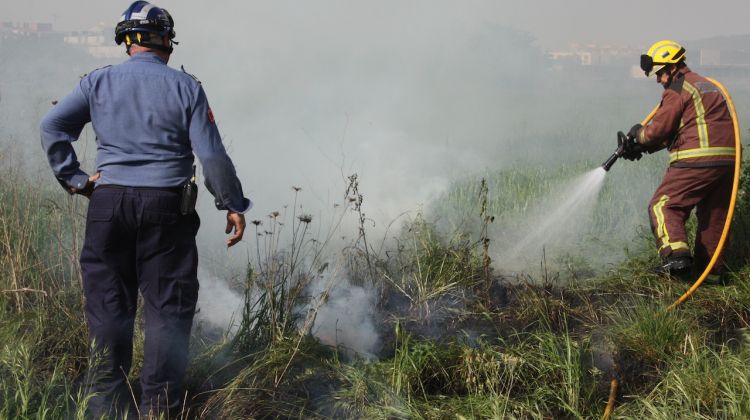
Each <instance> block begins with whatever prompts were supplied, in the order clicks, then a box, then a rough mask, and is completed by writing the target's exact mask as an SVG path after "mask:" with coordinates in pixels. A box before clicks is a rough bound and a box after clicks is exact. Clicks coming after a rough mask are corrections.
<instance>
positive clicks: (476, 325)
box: [376, 276, 750, 417]
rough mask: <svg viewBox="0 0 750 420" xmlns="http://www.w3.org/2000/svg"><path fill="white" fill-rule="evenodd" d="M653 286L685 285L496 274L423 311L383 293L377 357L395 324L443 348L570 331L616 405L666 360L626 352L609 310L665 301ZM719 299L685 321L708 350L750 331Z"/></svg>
mask: <svg viewBox="0 0 750 420" xmlns="http://www.w3.org/2000/svg"><path fill="white" fill-rule="evenodd" d="M589 280H593V279H589ZM634 280H636V279H634ZM654 282H657V283H658V282H664V283H669V282H672V283H674V284H673V286H674V288H675V289H676V290H680V291H681V290H683V289H685V290H686V289H687V287H688V286H689V284H687V283H681V282H676V281H673V280H670V279H666V278H649V279H648V281H646V282H645V283H639V282H638V281H637V280H636V281H635V282H634V283H633V284H632V285H630V284H628V285H627V286H626V285H624V283H623V279H619V280H618V281H615V282H608V281H607V280H604V281H601V282H599V281H595V282H594V283H588V284H587V285H586V286H584V287H577V286H570V285H568V286H564V285H560V284H552V283H544V284H535V283H532V282H531V281H518V279H516V278H507V277H502V276H495V277H494V278H493V283H492V285H491V287H490V288H489V289H488V290H486V291H477V290H472V289H463V290H458V291H454V292H452V293H450V294H447V295H443V296H440V297H438V298H435V299H434V300H432V301H430V302H429V303H428V304H427V305H426V306H428V307H429V310H426V309H425V308H417V307H415V306H414V305H413V304H412V302H411V301H410V300H409V299H408V298H406V297H405V296H404V295H403V294H401V293H399V292H398V291H395V290H388V291H386V292H385V293H383V295H382V299H381V301H380V303H379V305H378V306H377V310H378V313H377V314H376V319H379V320H380V321H381V322H380V323H379V324H378V325H379V326H380V330H379V331H378V332H379V334H380V336H381V342H382V346H381V348H380V350H379V351H378V352H377V354H376V356H377V357H378V358H381V359H389V358H392V357H394V355H395V351H396V344H397V338H398V337H397V334H396V332H395V331H396V325H397V324H398V326H399V327H400V328H401V329H402V331H405V332H406V333H408V334H409V335H410V336H411V337H413V338H414V339H415V340H417V341H433V342H435V343H437V344H438V345H444V346H450V345H451V344H455V343H456V342H457V341H458V342H460V343H461V344H463V345H469V346H472V345H476V344H478V343H479V341H480V340H481V341H483V342H485V343H488V342H494V341H498V340H500V339H501V340H502V342H504V343H513V342H517V341H520V340H523V338H524V337H525V336H526V335H527V334H531V333H534V332H536V331H539V330H540V329H541V330H545V331H549V332H551V333H553V334H556V335H557V334H568V335H569V336H570V337H571V338H573V339H583V338H585V337H590V338H591V343H592V345H591V348H590V354H589V356H590V357H589V358H588V359H587V360H586V364H587V365H588V366H589V367H591V368H597V369H599V370H600V371H602V372H604V373H605V375H603V376H601V378H600V379H599V380H598V382H597V383H595V384H594V387H595V391H594V393H595V394H596V395H598V396H600V398H602V399H604V400H606V398H607V395H608V393H609V387H610V380H611V379H612V378H617V379H618V381H619V389H618V397H617V401H618V403H622V402H624V401H626V400H627V399H628V397H627V396H628V395H638V394H641V395H642V394H644V393H648V392H649V391H650V390H651V389H652V388H653V387H654V386H655V385H656V384H657V383H658V382H659V380H660V379H661V378H662V375H663V374H664V371H665V369H666V368H667V367H668V363H669V360H668V359H667V358H666V357H660V356H659V355H654V354H650V353H645V354H644V353H643V352H641V351H639V350H638V349H633V348H630V347H629V346H628V345H627V344H624V343H623V340H621V339H620V337H618V335H617V334H618V333H617V332H616V331H612V330H613V328H612V324H613V317H612V313H613V311H615V308H617V307H619V306H622V305H633V304H634V300H635V299H641V300H643V299H653V300H654V301H659V300H660V299H661V300H663V299H664V298H665V297H664V296H660V294H659V292H657V291H655V290H654V288H653V287H652V284H653V283H654ZM680 293H681V292H680ZM717 294H720V292H710V293H709V294H708V296H705V294H704V296H701V297H700V298H693V299H692V302H691V306H692V309H691V311H692V312H693V313H692V314H691V316H692V317H693V318H694V320H695V322H696V323H697V324H698V325H699V326H700V327H702V328H704V329H705V330H706V331H707V332H708V336H707V342H706V344H707V345H710V346H712V347H715V348H718V347H720V346H724V345H729V346H730V347H732V346H733V345H735V347H736V345H738V344H739V343H741V341H742V339H743V338H742V331H743V329H745V328H748V326H750V308H749V307H748V305H746V304H744V302H740V301H739V300H738V298H736V297H729V298H727V297H724V298H723V299H720V298H718V297H716V296H714V295H717ZM649 295H650V296H649ZM677 296H679V295H675V297H677ZM667 299H670V297H667ZM670 302H671V300H670ZM664 307H666V305H664ZM436 388H440V387H436ZM435 391H436V392H437V391H438V389H435ZM563 417H564V416H563Z"/></svg>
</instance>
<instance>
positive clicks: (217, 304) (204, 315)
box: [196, 266, 244, 331]
mask: <svg viewBox="0 0 750 420" xmlns="http://www.w3.org/2000/svg"><path fill="white" fill-rule="evenodd" d="M198 281H199V283H200V291H199V293H198V304H197V314H196V319H197V320H198V321H203V322H206V323H208V324H209V325H211V326H212V327H214V328H217V329H220V330H222V331H227V330H229V331H231V330H232V329H234V328H236V327H237V323H238V322H239V321H240V320H239V319H238V318H237V317H238V316H239V314H240V310H241V308H242V305H243V302H244V296H242V295H241V294H240V293H238V292H236V291H234V290H232V289H230V287H229V285H228V284H227V282H226V280H222V279H220V278H218V277H216V276H214V275H213V274H211V273H209V272H208V271H207V270H206V269H205V268H203V267H202V266H199V267H198Z"/></svg>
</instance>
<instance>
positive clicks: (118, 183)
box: [41, 1, 251, 418]
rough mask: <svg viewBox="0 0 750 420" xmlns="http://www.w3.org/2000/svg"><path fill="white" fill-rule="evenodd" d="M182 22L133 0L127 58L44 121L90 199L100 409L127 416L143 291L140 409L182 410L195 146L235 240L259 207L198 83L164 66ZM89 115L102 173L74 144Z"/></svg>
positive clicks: (89, 284) (51, 154)
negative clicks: (86, 164)
mask: <svg viewBox="0 0 750 420" xmlns="http://www.w3.org/2000/svg"><path fill="white" fill-rule="evenodd" d="M173 27H174V22H173V20H172V17H171V16H170V15H169V13H168V12H167V11H166V10H164V9H162V8H159V7H156V6H154V5H151V4H149V3H148V2H145V1H136V2H134V3H133V4H132V5H131V6H130V7H128V8H127V10H125V12H124V14H123V16H122V19H121V21H120V23H119V24H118V25H117V28H116V29H115V41H116V43H117V44H118V45H119V44H122V43H124V44H125V46H126V48H127V54H128V55H129V56H130V58H129V59H128V60H127V61H125V62H123V63H122V64H118V65H114V66H110V67H105V68H102V69H98V70H95V71H93V72H91V73H90V74H88V75H87V76H85V77H83V78H82V79H81V81H80V83H79V84H78V86H76V88H75V89H74V90H73V92H72V93H71V94H69V95H68V96H67V97H65V98H64V99H62V100H61V101H60V102H59V103H58V104H57V105H56V106H55V107H54V108H52V110H51V111H50V112H49V113H48V114H47V115H46V117H45V118H44V120H43V121H42V123H41V140H42V147H43V148H44V151H45V152H46V154H47V157H48V160H49V163H50V166H51V167H52V170H53V172H54V174H55V176H56V178H57V180H58V181H59V182H60V184H61V185H62V186H63V188H65V189H66V190H67V191H68V192H70V193H71V194H74V193H77V194H82V195H85V196H87V197H89V198H90V201H89V207H88V213H87V217H86V238H85V241H84V245H83V250H82V252H81V271H82V273H83V289H84V290H83V291H84V294H85V297H86V305H85V313H86V320H87V323H88V326H89V332H90V337H91V340H92V342H93V343H94V348H95V349H96V350H97V355H96V360H95V361H92V363H91V365H92V368H91V369H92V372H91V375H90V376H91V377H92V378H94V380H93V382H92V383H91V384H90V386H91V388H90V389H91V391H93V394H92V395H93V397H92V399H91V400H90V404H89V407H90V414H91V415H92V416H93V417H95V418H98V417H100V415H108V416H112V415H115V416H118V415H121V413H122V410H123V409H124V407H126V405H127V403H128V401H130V400H131V399H132V397H131V396H130V392H129V387H128V385H127V382H126V378H127V374H128V372H129V371H130V367H131V362H132V354H133V326H134V320H135V313H136V306H137V296H138V292H139V291H140V294H141V296H142V298H143V302H144V305H143V308H144V317H145V343H144V360H143V371H142V374H141V389H142V392H141V400H140V407H139V411H140V413H141V415H158V414H161V413H165V412H167V414H168V415H174V414H175V412H176V411H177V410H178V409H179V407H180V405H181V403H182V401H183V397H184V395H183V394H182V393H183V390H182V382H183V377H184V374H185V368H186V365H187V348H188V341H189V336H190V329H191V326H192V322H193V315H194V313H195V305H196V301H197V298H198V278H197V264H198V254H197V249H196V242H195V236H196V233H197V232H198V227H199V225H200V220H199V218H198V215H197V214H196V213H195V211H194V209H192V208H190V205H191V203H190V201H191V197H190V195H191V193H190V192H189V191H191V190H194V188H191V185H190V182H191V181H190V180H191V177H192V175H193V171H194V166H193V156H194V155H195V156H197V157H198V159H199V160H200V162H201V164H202V166H203V175H204V179H205V185H206V188H207V189H208V191H209V192H210V193H211V194H212V195H213V196H214V197H215V204H216V207H217V208H218V209H219V210H226V211H227V227H226V233H227V234H231V236H230V237H229V238H228V240H227V245H228V246H232V245H234V244H236V243H237V242H239V241H240V240H241V239H242V235H243V232H244V229H245V218H244V216H243V214H244V213H245V212H246V211H247V210H249V209H250V207H251V202H250V200H248V199H247V198H245V197H244V195H243V192H242V186H241V184H240V181H239V180H238V179H237V175H236V172H235V168H234V165H233V164H232V161H231V160H230V158H229V157H228V156H227V153H226V151H225V149H224V146H223V145H222V142H221V137H220V135H219V131H218V129H217V127H216V124H215V122H214V117H213V114H212V113H211V109H210V108H209V105H208V101H207V99H206V94H205V93H204V91H203V89H202V87H201V84H200V83H199V82H198V81H197V80H196V79H195V78H193V77H192V76H190V75H188V74H187V73H184V72H182V71H178V70H175V69H172V68H170V67H168V66H167V62H168V60H169V57H170V54H171V53H172V48H173V47H172V44H173V41H172V39H173V38H174V35H175V32H174V29H173ZM89 122H91V123H92V125H93V129H94V131H95V133H96V143H97V155H96V173H95V174H94V175H89V174H87V173H86V172H84V171H83V170H82V169H81V168H80V165H79V162H78V159H77V157H76V154H75V151H74V149H73V147H72V145H71V142H73V141H75V140H77V139H78V137H79V136H80V134H81V131H82V130H83V128H84V126H85V125H86V124H87V123H89ZM186 196H187V197H186Z"/></svg>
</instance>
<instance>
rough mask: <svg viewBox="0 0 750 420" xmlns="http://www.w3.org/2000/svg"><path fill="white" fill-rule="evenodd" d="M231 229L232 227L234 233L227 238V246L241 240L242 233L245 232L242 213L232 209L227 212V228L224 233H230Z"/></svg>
mask: <svg viewBox="0 0 750 420" xmlns="http://www.w3.org/2000/svg"><path fill="white" fill-rule="evenodd" d="M232 229H234V235H232V236H230V237H229V239H227V248H228V247H230V246H232V245H234V244H236V243H237V242H239V241H241V240H242V235H243V234H244V233H245V215H244V214H241V213H235V212H233V211H228V212H227V229H226V231H225V232H224V233H231V232H232Z"/></svg>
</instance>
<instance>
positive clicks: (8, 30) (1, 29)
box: [0, 21, 53, 36]
mask: <svg viewBox="0 0 750 420" xmlns="http://www.w3.org/2000/svg"><path fill="white" fill-rule="evenodd" d="M3 33H5V34H14V35H27V36H39V35H47V34H51V33H53V30H52V24H51V23H46V22H10V21H5V22H0V34H3Z"/></svg>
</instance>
